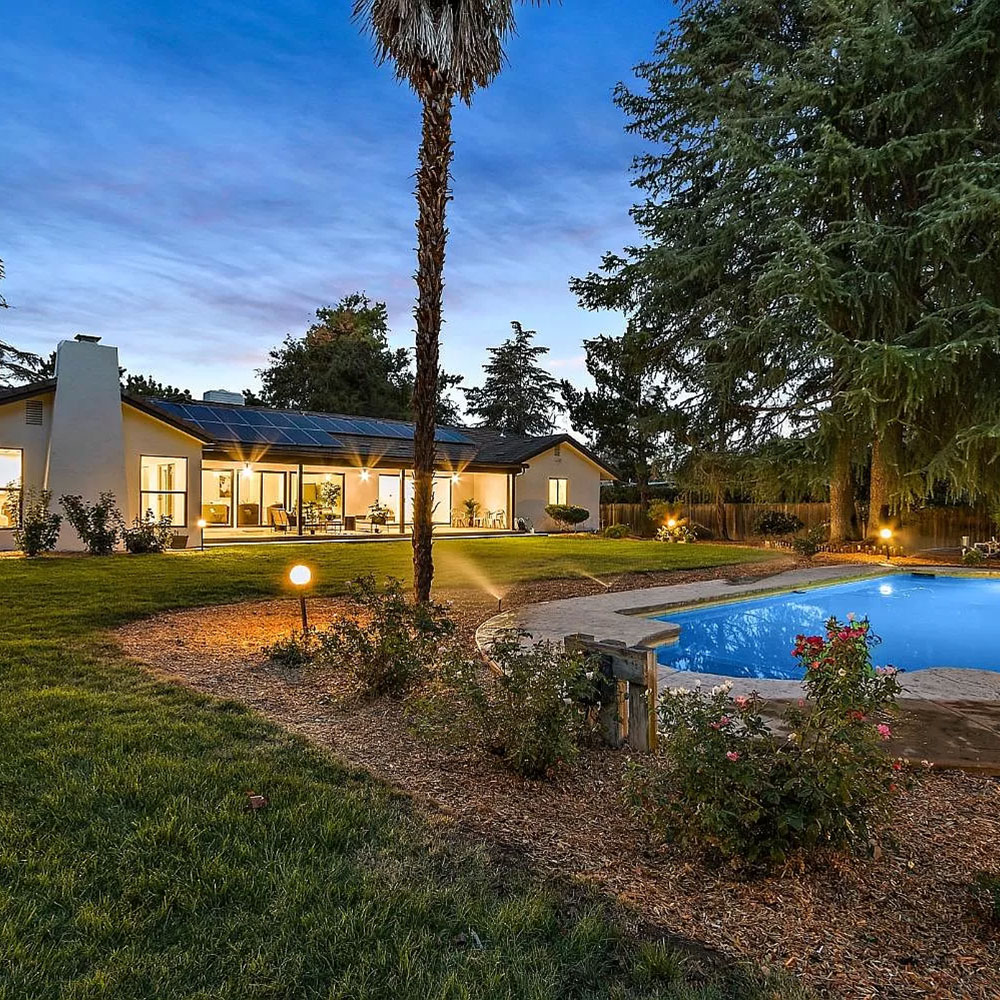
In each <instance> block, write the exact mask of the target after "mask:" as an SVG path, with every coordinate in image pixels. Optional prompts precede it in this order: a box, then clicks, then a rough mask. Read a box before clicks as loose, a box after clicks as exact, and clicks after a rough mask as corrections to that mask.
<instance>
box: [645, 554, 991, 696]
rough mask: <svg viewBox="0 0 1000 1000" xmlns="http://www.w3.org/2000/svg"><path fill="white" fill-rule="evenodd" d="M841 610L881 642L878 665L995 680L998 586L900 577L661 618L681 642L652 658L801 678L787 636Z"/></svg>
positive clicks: (818, 628)
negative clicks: (867, 625) (957, 671)
mask: <svg viewBox="0 0 1000 1000" xmlns="http://www.w3.org/2000/svg"><path fill="white" fill-rule="evenodd" d="M848 612H853V613H854V615H855V617H857V618H864V617H866V616H867V617H868V618H869V619H870V620H871V626H872V632H873V633H874V634H876V635H878V636H879V637H880V638H881V640H882V642H881V644H880V645H878V646H876V647H875V649H874V650H873V653H872V659H873V661H874V662H875V663H876V664H879V665H889V664H891V665H892V666H895V667H898V668H900V669H901V670H908V671H909V670H923V669H925V668H926V667H972V668H977V669H979V670H994V671H998V672H1000V580H989V579H982V578H961V577H954V576H938V577H929V576H904V575H902V574H900V575H898V576H883V577H874V578H871V579H866V580H860V581H854V582H851V583H839V584H833V585H832V586H829V587H816V588H812V589H810V590H806V591H798V592H795V593H784V594H775V595H773V596H771V597H758V598H752V599H749V600H744V601H735V602H731V603H729V604H716V605H713V606H710V607H705V608H695V609H692V610H691V611H681V612H671V613H668V614H664V615H659V616H658V620H659V621H669V622H676V623H677V624H678V625H680V626H681V634H680V637H679V639H678V640H677V641H676V642H671V643H667V644H664V645H663V646H660V647H658V648H657V651H656V652H657V659H658V660H659V662H660V663H661V664H663V665H664V666H669V667H672V668H673V669H674V670H691V671H696V672H698V673H706V674H726V675H728V676H730V677H770V678H783V679H799V678H801V677H802V674H803V671H802V669H801V668H800V667H799V665H798V661H797V660H794V659H793V658H792V655H791V648H792V646H793V645H794V643H795V636H796V635H799V634H805V635H816V634H818V633H822V631H823V625H824V623H825V622H826V620H827V619H828V618H830V617H831V616H833V617H836V618H839V619H840V620H841V621H844V620H846V618H847V615H848Z"/></svg>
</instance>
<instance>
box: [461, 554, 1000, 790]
mask: <svg viewBox="0 0 1000 1000" xmlns="http://www.w3.org/2000/svg"><path fill="white" fill-rule="evenodd" d="M898 572H900V571H899V570H897V569H896V568H895V567H890V566H879V565H871V564H867V565H836V566H820V567H815V568H807V569H796V570H790V571H787V572H784V573H778V574H775V575H774V576H769V577H764V578H761V579H755V580H751V581H745V582H741V581H739V580H738V579H736V580H729V579H721V578H720V579H717V580H706V581H699V582H697V583H686V584H677V585H674V586H668V587H650V588H649V589H647V590H626V591H620V592H617V593H607V594H597V595H594V596H591V597H571V598H567V599H565V600H558V601H545V602H543V603H541V604H531V605H527V606H526V607H523V608H518V609H516V610H513V611H509V612H503V613H502V614H499V615H496V616H495V617H493V618H491V619H490V620H489V621H487V622H484V623H483V624H482V625H481V626H480V627H479V629H478V630H477V632H476V641H477V643H478V644H479V647H480V648H481V649H483V648H484V647H486V646H488V645H489V642H490V640H491V637H492V636H493V635H494V634H495V633H496V632H497V631H501V630H503V629H509V628H521V629H524V630H525V631H526V632H528V633H529V634H530V635H531V636H532V638H533V639H534V640H550V641H552V642H558V643H561V642H562V640H563V639H564V638H565V637H566V636H567V635H571V634H574V633H580V632H584V633H587V634H590V635H593V636H594V637H595V638H596V639H598V640H602V641H603V640H618V641H621V642H624V643H625V644H626V645H628V646H656V645H659V644H660V643H662V642H665V641H669V640H670V639H671V638H675V637H676V636H677V635H678V634H679V632H680V628H679V626H677V625H673V624H671V623H670V622H669V621H657V620H656V619H655V618H654V617H653V616H654V615H661V614H664V613H666V612H668V611H669V610H670V609H671V608H675V609H680V608H684V607H688V606H690V605H693V604H701V603H705V602H715V601H719V600H726V599H730V600H731V599H737V598H741V597H748V596H752V595H755V594H763V593H768V592H773V591H782V590H795V589H798V588H801V587H811V586H821V585H823V584H829V583H833V582H841V581H845V580H858V579H864V578H866V577H873V576H882V575H886V574H894V573H898ZM902 572H905V573H907V574H909V573H910V572H913V571H912V570H909V569H907V570H903V571H902ZM918 572H919V571H918ZM939 572H940V571H939ZM959 572H960V571H951V570H949V571H948V575H952V574H953V573H954V575H959ZM657 677H658V682H659V686H660V689H661V690H663V689H664V688H669V687H689V688H690V687H692V686H693V685H694V684H695V683H696V682H697V681H700V682H701V684H702V685H703V686H705V687H709V688H710V687H713V686H715V685H717V684H722V683H731V684H732V691H733V694H734V695H738V694H750V693H751V692H756V693H758V694H759V695H760V696H761V697H762V698H764V699H766V700H767V701H768V702H778V703H780V702H787V701H794V700H797V699H799V698H801V697H802V696H803V687H802V683H801V682H800V681H796V680H768V679H763V678H753V677H728V676H722V675H717V674H700V673H698V674H696V673H691V672H690V671H685V670H671V669H670V668H669V667H665V666H661V667H660V669H659V672H658V675H657ZM902 685H903V694H902V699H901V704H902V707H903V709H904V720H903V722H902V724H901V726H900V727H899V736H900V741H901V744H902V745H901V746H900V752H901V753H902V754H903V755H904V756H906V757H908V758H910V759H915V760H920V759H923V758H927V759H929V760H934V761H935V763H937V764H939V765H940V766H949V767H950V766H954V767H967V768H971V769H981V770H988V771H991V772H993V773H996V772H998V771H1000V673H998V672H996V671H989V670H970V669H968V668H954V667H948V666H945V665H942V666H941V667H931V668H927V669H924V670H919V671H914V672H913V673H912V674H904V675H903V677H902Z"/></svg>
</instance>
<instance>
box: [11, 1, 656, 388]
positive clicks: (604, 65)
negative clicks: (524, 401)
mask: <svg viewBox="0 0 1000 1000" xmlns="http://www.w3.org/2000/svg"><path fill="white" fill-rule="evenodd" d="M342 6H344V5H337V4H323V5H317V4H315V3H314V2H312V0H284V2H281V3H277V4H272V5H269V6H268V7H267V9H266V10H254V9H248V7H247V5H245V4H239V3H237V2H235V0H214V2H209V3H205V2H204V0H178V2H177V3H175V4H171V5H145V6H143V5H135V4H133V3H130V2H128V0H53V2H51V3H47V4H45V5H22V7H21V8H20V9H18V10H16V11H15V12H14V13H13V15H12V16H10V17H9V18H7V15H5V20H6V22H7V23H5V29H4V35H3V38H2V40H0V115H2V120H3V121H4V123H5V125H4V133H5V134H4V156H3V157H2V158H0V190H2V191H3V192H4V202H3V208H2V222H3V225H2V228H0V257H2V258H3V259H4V260H5V261H6V264H7V272H8V280H7V282H6V286H7V287H6V296H7V298H8V300H9V301H10V302H11V304H12V305H14V306H15V307H16V308H15V309H13V310H11V311H10V312H9V314H8V315H5V316H4V317H3V319H4V326H5V334H6V336H8V337H9V338H10V339H12V340H14V341H16V342H17V343H19V344H23V345H24V346H27V347H31V348H34V349H37V350H39V351H48V350H50V349H51V347H52V346H53V344H54V342H55V341H56V340H58V339H60V338H62V337H65V336H69V335H71V334H73V333H75V332H78V331H80V330H88V331H90V332H93V333H97V334H101V335H103V336H104V337H105V339H106V341H108V342H112V343H117V344H118V345H119V347H120V348H121V350H122V360H123V363H124V364H126V365H127V366H128V367H129V368H131V369H133V370H137V371H138V370H149V371H151V372H154V373H155V374H157V375H158V376H159V377H161V378H163V379H165V380H168V381H171V382H174V383H179V384H184V385H190V386H191V387H192V388H193V389H196V390H199V391H200V390H202V389H204V388H208V387H212V386H217V385H232V386H234V387H243V386H245V385H249V384H250V383H251V382H252V380H253V370H254V369H255V368H256V367H259V365H260V364H261V363H262V362H263V360H264V358H265V356H266V353H267V350H268V349H269V348H270V347H272V346H274V345H275V344H276V343H278V342H279V341H280V340H281V339H282V338H283V336H284V335H285V334H286V333H289V332H299V331H301V330H303V329H304V328H305V326H306V325H307V323H308V322H309V320H310V318H311V316H312V314H313V311H314V310H315V308H316V306H318V305H321V304H324V303H327V302H331V301H334V300H335V299H337V298H338V297H340V296H341V295H344V294H347V293H349V292H351V291H353V290H355V289H359V288H363V289H366V290H367V291H368V293H369V294H371V295H373V296H375V297H378V298H383V299H385V300H386V301H387V303H388V305H389V309H390V316H391V320H392V323H393V328H394V339H395V340H396V341H397V342H398V343H400V344H406V343H409V342H410V340H411V329H412V317H411V311H412V299H413V294H414V291H413V284H412V272H413V267H414V260H413V250H412V248H413V246H414V243H415V234H414V228H413V216H414V204H413V197H412V183H413V182H412V175H413V171H414V168H415V164H416V149H417V143H418V139H419V134H418V133H419V114H418V108H417V105H416V102H415V99H414V98H413V96H412V95H411V94H410V93H409V92H408V91H407V90H406V89H405V88H404V87H401V86H399V85H398V84H396V83H395V82H394V81H393V80H392V76H391V73H390V72H389V70H388V69H385V68H382V69H377V68H376V67H374V66H373V64H372V61H371V56H370V52H369V46H368V42H367V41H366V40H365V39H363V38H361V37H360V36H359V35H358V34H357V32H356V29H355V28H354V27H353V26H352V25H351V24H350V23H349V20H348V18H347V15H346V13H345V11H344V10H343V9H341V7H342ZM670 14H671V7H670V5H669V4H665V3H662V2H660V0H632V2H631V3H630V4H629V16H628V17H627V18H625V17H621V18H617V19H614V18H609V17H608V14H607V4H605V3H603V2H600V0H580V2H578V3H574V4H567V5H565V6H564V7H561V8H555V7H554V8H550V9H543V10H531V9H529V8H525V9H524V10H523V11H522V12H521V15H520V16H521V34H520V35H519V37H518V38H517V39H516V40H515V42H514V44H513V46H512V50H511V62H512V66H511V69H510V70H508V71H507V72H506V73H505V74H504V76H503V77H502V78H501V79H500V80H499V81H498V82H497V84H496V85H495V87H493V88H492V89H491V90H490V91H489V92H487V93H485V94H483V95H480V97H479V98H477V100H476V103H475V106H474V107H473V108H472V109H471V110H468V109H465V108H458V109H457V110H456V116H455V135H456V159H455V168H454V194H455V198H454V201H453V203H452V207H451V216H450V229H451V236H452V238H451V243H450V246H449V256H448V269H447V290H446V302H445V305H446V328H445V335H444V344H443V360H444V363H445V365H446V366H447V367H449V368H450V369H452V370H455V371H458V372H461V373H464V374H466V375H467V376H468V377H469V380H470V381H472V382H474V381H476V380H477V378H478V376H479V370H478V369H479V365H480V364H481V362H482V360H483V359H484V356H485V349H486V347H488V346H490V345H491V344H495V343H496V342H497V341H498V340H499V339H500V338H501V337H503V336H505V335H506V333H507V331H508V329H509V322H510V320H512V319H519V320H521V321H522V322H524V323H525V324H526V325H528V326H531V327H533V328H535V329H537V330H538V331H539V339H540V340H541V341H542V342H543V343H545V344H547V345H549V346H550V347H551V348H552V354H551V355H550V357H551V358H552V359H553V368H556V367H558V368H559V371H560V374H565V375H566V376H567V377H570V378H575V377H577V376H578V375H581V374H582V373H583V368H582V355H581V354H580V350H579V347H580V341H581V340H582V339H583V338H584V337H585V336H591V335H593V334H594V333H597V332H601V331H607V330H612V331H613V330H615V329H618V328H619V327H620V321H619V320H618V319H617V318H616V317H608V316H599V315H598V316H595V315H590V314H588V313H585V312H583V311H582V310H580V309H579V308H578V307H577V305H576V303H575V301H574V300H573V297H572V295H570V293H569V290H568V286H567V282H568V279H569V277H570V276H571V275H573V274H580V273H583V272H585V271H587V270H589V269H591V268H593V267H594V266H595V265H596V264H597V263H598V261H599V259H600V255H601V253H603V252H604V251H605V250H607V249H611V248H617V247H619V246H620V245H621V244H622V243H623V242H626V241H628V240H629V239H630V238H631V227H630V223H629V221H628V217H627V210H628V207H629V205H630V203H631V200H632V197H633V193H632V192H631V190H630V188H629V186H628V178H627V175H626V169H627V166H628V163H629V161H630V158H631V156H632V155H633V153H634V152H635V149H636V147H635V144H634V142H633V140H631V139H629V138H627V137H626V136H624V134H623V132H622V120H621V118H620V115H619V113H618V111H617V110H616V109H615V108H614V107H613V106H612V104H611V101H610V92H611V89H612V87H613V86H614V84H615V83H616V82H617V81H618V80H619V79H621V78H624V77H627V76H628V74H629V68H630V66H631V65H632V64H634V63H635V62H637V61H638V60H639V59H641V58H643V57H644V56H645V55H646V54H647V53H648V52H649V50H650V49H651V47H652V45H653V42H654V38H655V34H656V31H657V30H658V29H660V28H662V27H665V26H666V23H667V20H668V18H669V16H670ZM43 68H44V69H43Z"/></svg>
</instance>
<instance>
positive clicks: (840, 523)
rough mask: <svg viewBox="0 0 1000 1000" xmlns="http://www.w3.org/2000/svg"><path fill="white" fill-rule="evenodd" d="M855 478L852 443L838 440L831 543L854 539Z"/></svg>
mask: <svg viewBox="0 0 1000 1000" xmlns="http://www.w3.org/2000/svg"><path fill="white" fill-rule="evenodd" d="M853 521H854V477H853V476H852V474H851V441H850V438H848V437H847V436H846V435H841V436H840V437H839V438H838V439H837V443H836V445H835V446H834V451H833V465H832V468H831V470H830V541H831V542H842V541H844V540H845V539H848V538H853V537H854V523H853Z"/></svg>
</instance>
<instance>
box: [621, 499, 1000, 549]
mask: <svg viewBox="0 0 1000 1000" xmlns="http://www.w3.org/2000/svg"><path fill="white" fill-rule="evenodd" d="M677 506H678V508H679V510H680V511H681V512H682V513H683V515H684V517H686V518H688V520H690V521H693V522H694V523H695V524H701V525H704V526H705V527H706V528H708V529H709V531H711V532H712V534H713V535H714V536H716V537H718V536H719V534H720V531H719V517H718V511H717V509H716V506H715V504H710V503H694V504H682V503H678V505H677ZM766 510H780V511H783V512H785V513H788V514H794V515H795V516H796V517H797V518H799V520H800V521H802V522H803V523H804V524H805V526H806V527H807V528H811V527H813V526H814V525H818V524H823V523H824V522H826V521H828V520H829V519H830V505H829V504H827V503H783V504H779V503H776V504H756V503H727V504H726V526H727V528H728V531H729V537H730V538H731V539H732V540H733V541H738V542H741V541H748V540H750V539H751V538H753V537H754V536H753V524H754V521H756V519H757V517H758V516H759V515H760V514H761V513H763V512H764V511H766ZM643 514H644V512H643V508H642V505H641V504H637V503H615V504H602V505H601V527H607V526H608V525H611V524H625V525H627V526H628V527H629V528H630V529H631V530H633V531H640V530H641V529H642V526H643ZM995 532H996V528H995V526H994V523H993V520H992V518H991V517H990V514H989V512H988V511H987V510H985V509H981V508H976V507H927V508H923V509H921V510H909V511H904V512H903V514H902V517H901V518H900V525H899V530H898V532H897V541H898V543H899V544H900V545H901V546H902V548H904V549H905V550H907V551H920V550H923V549H939V548H957V547H958V546H959V545H961V544H962V537H963V536H964V535H968V536H969V538H970V540H971V541H974V542H975V541H983V540H985V539H987V538H990V537H992V535H994V534H995Z"/></svg>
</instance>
